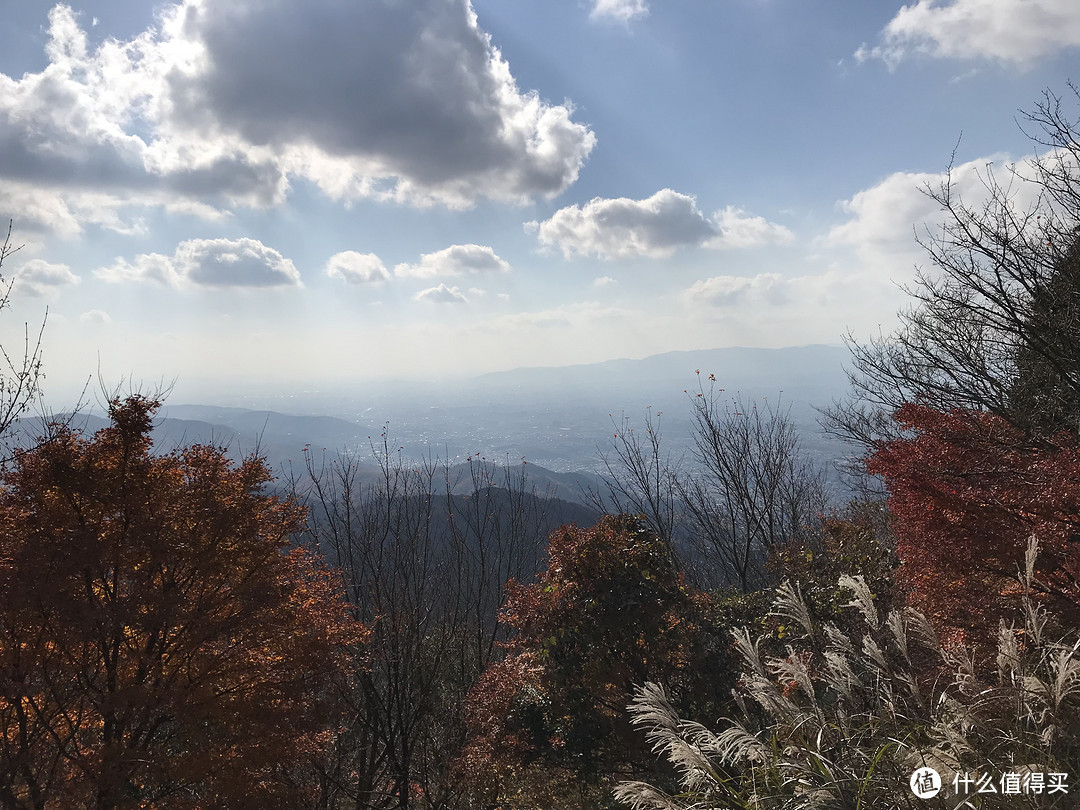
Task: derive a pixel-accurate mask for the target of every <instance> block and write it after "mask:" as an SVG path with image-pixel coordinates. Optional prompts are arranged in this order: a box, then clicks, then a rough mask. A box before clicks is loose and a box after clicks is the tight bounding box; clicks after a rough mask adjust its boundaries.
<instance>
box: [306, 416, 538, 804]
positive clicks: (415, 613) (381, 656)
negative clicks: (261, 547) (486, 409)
mask: <svg viewBox="0 0 1080 810" xmlns="http://www.w3.org/2000/svg"><path fill="white" fill-rule="evenodd" d="M371 449H372V453H373V455H374V458H375V461H376V464H377V466H378V480H376V481H375V482H365V480H364V478H363V475H362V471H363V469H362V465H361V464H360V456H359V455H358V454H357V453H349V452H346V453H342V454H340V455H339V456H338V457H337V458H335V459H333V460H330V461H325V460H324V462H323V463H322V464H319V465H317V464H316V463H315V462H314V461H313V460H311V459H310V458H309V461H308V465H307V469H306V477H305V479H304V481H303V482H298V481H294V482H293V489H294V492H296V493H297V494H298V495H300V497H301V498H302V500H304V501H305V502H306V503H307V505H308V506H309V509H310V518H309V520H310V531H311V533H312V535H313V536H314V538H315V539H316V541H317V543H318V545H319V547H320V548H321V549H322V550H323V552H324V553H325V554H326V555H327V557H328V558H329V559H330V561H331V562H332V563H334V564H336V565H337V566H339V567H340V568H341V570H342V571H343V573H344V576H345V581H346V589H347V594H348V598H349V601H350V602H351V603H352V605H353V606H354V610H355V612H356V615H357V617H358V618H360V619H361V620H362V621H364V622H365V623H366V624H368V625H369V626H370V627H371V638H370V641H369V643H368V645H367V646H366V648H365V649H364V650H362V651H358V656H357V662H356V669H355V672H354V675H353V678H352V681H351V682H350V683H348V684H344V685H343V689H345V691H346V700H347V701H348V702H349V703H350V706H351V709H352V719H351V722H350V723H349V724H348V727H347V728H346V729H344V730H343V732H342V733H341V734H340V735H338V738H337V741H336V748H335V753H334V757H333V759H332V761H331V762H330V763H328V767H326V768H325V769H324V771H323V773H322V774H321V775H320V779H321V781H322V786H323V790H322V804H321V805H320V807H325V808H331V807H333V808H336V807H338V806H341V805H340V803H342V802H344V803H345V804H346V805H347V806H348V807H350V808H356V810H381V809H382V808H398V809H399V810H406V808H410V807H425V808H441V807H447V806H453V805H454V804H455V802H456V801H457V800H458V799H459V798H460V797H459V795H458V792H459V786H458V784H457V783H456V782H455V780H454V771H453V769H454V765H455V758H456V757H457V755H458V753H459V752H460V750H461V747H462V745H463V744H464V742H465V735H466V729H465V723H464V701H465V697H466V695H467V693H468V691H469V689H470V688H471V687H472V685H473V683H474V682H475V681H476V679H477V678H478V677H479V674H480V673H481V672H482V671H483V669H484V667H485V666H486V665H487V664H488V663H489V662H490V661H491V660H493V658H495V657H496V656H498V655H500V654H501V648H500V647H498V643H497V642H498V641H499V640H500V639H501V638H502V637H503V629H502V626H501V624H500V622H499V618H498V612H499V609H500V608H501V607H502V603H503V601H504V593H505V591H504V589H505V586H506V582H507V580H509V579H510V578H516V579H518V580H521V581H527V580H528V579H530V578H532V577H533V576H535V574H536V570H537V567H538V563H539V559H540V557H541V555H542V552H543V549H544V547H545V545H546V539H547V532H548V530H549V529H550V528H551V526H550V519H549V516H548V515H547V513H546V511H545V510H546V502H545V500H544V499H542V498H539V497H538V496H537V495H536V493H535V492H534V491H533V490H532V489H531V488H529V486H528V479H527V476H526V475H525V472H524V469H522V470H521V471H520V472H519V473H515V472H513V471H511V470H510V468H509V466H507V467H504V468H503V469H502V470H501V472H500V471H499V470H498V468H496V467H494V465H491V464H488V463H487V462H486V461H484V460H483V459H480V458H471V459H469V464H468V467H467V469H466V472H465V476H466V480H464V481H461V480H456V479H454V478H453V476H452V469H451V467H450V465H449V464H448V463H443V464H440V463H439V462H438V460H437V459H432V458H428V459H427V460H426V461H422V462H419V463H414V462H411V461H409V460H408V459H406V458H404V457H403V456H402V455H401V452H400V450H397V451H395V450H394V446H393V442H391V441H390V439H389V438H388V436H387V434H386V432H385V431H384V433H383V435H382V437H381V440H380V441H379V442H378V443H374V444H373V446H372V448H371ZM463 489H464V490H466V491H467V494H461V492H462V490H463Z"/></svg>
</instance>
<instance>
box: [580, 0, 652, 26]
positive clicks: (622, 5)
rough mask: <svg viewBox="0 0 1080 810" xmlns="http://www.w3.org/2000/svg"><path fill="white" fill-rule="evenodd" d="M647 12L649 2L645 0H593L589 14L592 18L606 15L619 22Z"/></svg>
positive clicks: (635, 17)
mask: <svg viewBox="0 0 1080 810" xmlns="http://www.w3.org/2000/svg"><path fill="white" fill-rule="evenodd" d="M648 13H649V4H648V3H647V2H646V0H593V7H592V11H590V12H589V16H590V17H592V18H593V19H594V20H595V19H600V18H604V17H606V18H608V19H611V20H619V21H620V22H629V21H630V20H634V19H637V18H639V17H644V16H646V15H647V14H648Z"/></svg>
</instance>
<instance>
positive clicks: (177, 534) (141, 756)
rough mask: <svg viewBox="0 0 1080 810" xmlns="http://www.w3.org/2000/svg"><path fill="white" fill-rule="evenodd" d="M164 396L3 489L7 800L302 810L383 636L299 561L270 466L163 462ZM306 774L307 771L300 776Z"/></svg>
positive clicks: (64, 437) (29, 461)
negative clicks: (338, 707) (345, 693)
mask: <svg viewBox="0 0 1080 810" xmlns="http://www.w3.org/2000/svg"><path fill="white" fill-rule="evenodd" d="M158 406H159V403H158V402H155V401H152V400H148V399H146V398H143V397H137V396H136V397H130V398H128V399H126V400H124V401H119V400H117V401H114V402H113V403H112V404H111V408H110V416H111V418H112V426H111V427H109V428H106V429H104V430H101V431H99V432H98V433H97V434H96V435H95V436H94V438H93V439H91V440H86V439H84V438H82V437H81V436H80V435H79V434H78V433H75V432H72V431H69V430H62V431H61V432H60V433H59V435H58V436H57V437H56V438H55V439H54V440H52V441H49V442H47V443H46V444H44V445H42V446H41V447H39V448H38V449H36V450H34V451H32V452H30V453H27V454H25V455H24V456H22V457H21V458H20V459H19V460H18V464H17V466H16V468H15V469H14V470H13V471H12V472H10V473H8V474H7V475H5V477H4V484H5V487H4V489H3V490H2V492H0V731H2V733H3V736H2V747H0V806H2V807H5V808H35V809H36V810H51V809H52V808H57V810H59V809H60V808H73V807H95V808H99V810H106V809H107V808H117V809H119V808H135V807H138V808H155V809H160V810H166V809H167V808H216V807H226V806H227V807H229V808H249V807H250V808H266V807H271V806H273V807H281V808H284V807H291V806H296V805H297V803H298V802H299V801H300V799H301V793H302V790H301V788H299V787H298V786H297V785H298V784H299V783H301V782H302V781H303V780H302V779H301V778H298V772H299V770H300V768H301V767H302V766H303V763H304V762H305V760H310V759H311V758H312V757H315V756H317V755H318V753H319V751H320V749H321V748H322V746H324V745H325V743H326V742H327V737H328V735H329V733H330V732H329V729H332V728H333V725H334V722H335V721H334V712H335V706H334V703H333V701H332V699H331V697H330V696H331V695H332V694H334V690H333V689H332V683H331V680H332V679H333V678H334V677H335V676H336V674H337V673H339V672H340V671H341V669H342V667H343V666H344V659H343V657H342V653H343V651H344V649H345V647H346V645H351V644H358V643H362V641H363V639H364V633H363V631H362V629H361V627H360V626H359V625H358V624H356V623H355V622H353V621H352V620H351V619H350V617H349V615H348V612H347V608H346V606H345V605H344V603H343V602H342V601H341V599H340V598H339V594H338V590H339V586H338V582H337V581H336V579H335V577H334V576H332V575H331V574H330V573H329V572H327V571H326V570H324V569H323V568H322V567H321V566H320V565H319V564H318V563H317V561H316V560H314V559H313V558H312V557H311V556H310V555H309V554H308V553H306V552H304V551H300V550H292V551H288V550H287V543H288V540H289V538H290V536H291V535H292V534H293V533H295V532H297V531H298V530H300V529H301V527H302V521H303V517H304V515H303V510H302V509H301V508H300V507H299V506H297V505H296V504H295V503H293V502H291V501H288V500H282V499H279V498H275V497H271V496H267V495H264V494H262V488H263V486H264V485H265V484H266V483H267V482H268V480H269V474H268V471H267V468H266V467H265V465H264V464H263V463H262V462H261V461H259V460H255V459H250V460H247V461H245V462H244V463H243V464H241V465H239V466H233V465H232V464H231V463H230V462H229V461H228V459H227V458H226V457H225V456H224V454H223V453H222V451H220V450H219V449H216V448H213V447H204V446H195V447H190V448H187V449H184V450H181V451H176V452H174V453H172V454H169V455H166V456H159V457H154V456H152V455H151V454H150V450H151V441H150V439H149V431H150V427H151V419H152V415H153V413H154V410H155V409H156V408H157V407H158ZM290 772H291V773H290Z"/></svg>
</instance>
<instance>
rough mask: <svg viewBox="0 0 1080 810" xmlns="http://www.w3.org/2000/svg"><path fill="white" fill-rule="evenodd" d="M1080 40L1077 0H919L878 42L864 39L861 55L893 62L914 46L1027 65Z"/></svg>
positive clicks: (904, 9)
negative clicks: (869, 43) (865, 41)
mask: <svg viewBox="0 0 1080 810" xmlns="http://www.w3.org/2000/svg"><path fill="white" fill-rule="evenodd" d="M1077 45H1080V3H1077V2H1076V0H917V2H915V3H913V4H911V5H905V6H903V7H901V9H900V11H898V12H897V13H896V16H895V17H893V18H892V20H890V21H889V24H888V25H887V26H886V27H885V29H884V30H883V31H882V32H881V36H880V40H879V43H878V44H877V45H874V46H866V45H864V46H863V47H861V48H860V49H859V50H858V51H857V52H856V54H855V56H856V58H858V59H859V60H864V59H868V58H877V59H882V60H884V61H885V62H886V63H887V64H888V65H889V66H890V67H895V66H896V65H897V64H898V63H899V62H900V61H901V60H902V59H903V58H904V57H906V56H908V55H909V54H910V53H912V52H915V53H925V54H929V55H931V56H934V57H939V58H949V59H977V58H987V59H995V60H998V61H1001V62H1008V63H1012V64H1015V65H1019V66H1021V67H1027V66H1029V65H1030V64H1031V63H1033V62H1034V61H1036V60H1037V59H1040V58H1042V57H1045V56H1049V55H1051V54H1053V53H1056V52H1057V51H1060V50H1063V49H1065V48H1070V47H1075V46H1077Z"/></svg>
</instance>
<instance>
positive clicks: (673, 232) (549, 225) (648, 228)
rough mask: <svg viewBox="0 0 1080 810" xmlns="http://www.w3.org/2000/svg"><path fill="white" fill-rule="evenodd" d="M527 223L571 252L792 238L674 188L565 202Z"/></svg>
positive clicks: (611, 253)
mask: <svg viewBox="0 0 1080 810" xmlns="http://www.w3.org/2000/svg"><path fill="white" fill-rule="evenodd" d="M525 228H526V230H527V231H530V232H535V233H536V235H537V238H538V239H539V241H540V243H541V244H542V245H545V246H556V247H558V248H559V249H560V250H561V251H562V253H563V256H565V257H566V258H570V257H571V256H573V255H575V254H577V255H581V256H597V257H599V258H601V259H618V258H625V257H629V256H649V257H652V258H658V259H662V258H667V257H669V256H671V255H672V254H673V253H674V252H675V251H676V250H678V249H679V248H682V247H689V246H698V245H705V246H707V247H714V248H722V247H750V246H753V245H760V244H764V243H766V242H769V241H787V240H788V239H790V238H792V235H791V232H790V231H788V230H787V228H784V227H783V226H780V225H776V224H774V223H770V222H767V221H766V220H764V219H762V218H761V217H751V216H746V215H745V214H744V212H743V211H741V210H740V209H737V208H732V207H728V208H725V209H724V210H722V211H719V212H717V214H716V215H714V216H713V217H712V218H709V217H706V216H705V214H704V213H703V212H702V211H701V209H699V208H698V205H697V200H696V199H695V198H694V197H692V196H690V195H688V194H680V193H679V192H677V191H673V190H671V189H670V188H665V189H661V190H660V191H658V192H656V193H655V194H653V195H652V196H651V197H648V198H646V199H644V200H632V199H629V198H627V197H619V198H615V199H603V198H601V197H596V198H594V199H593V200H591V201H590V202H588V203H586V204H585V205H583V206H578V205H572V206H569V207H567V208H561V209H559V210H558V211H556V212H555V213H554V214H553V215H552V216H551V218H550V219H547V220H545V221H544V222H530V223H526V226H525Z"/></svg>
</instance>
